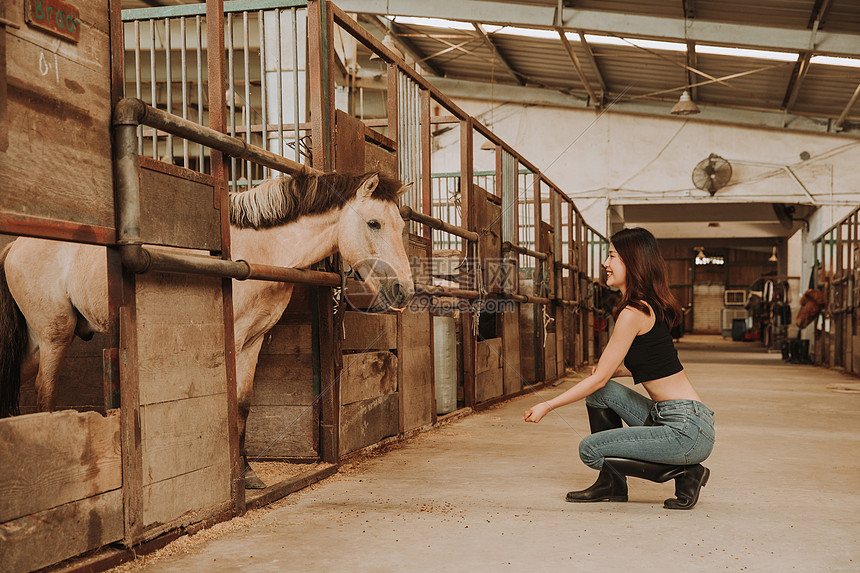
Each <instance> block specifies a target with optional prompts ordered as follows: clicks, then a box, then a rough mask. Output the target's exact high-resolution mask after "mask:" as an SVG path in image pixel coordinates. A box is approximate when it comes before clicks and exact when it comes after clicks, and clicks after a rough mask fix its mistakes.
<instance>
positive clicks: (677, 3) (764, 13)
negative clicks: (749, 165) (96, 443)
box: [123, 0, 860, 129]
mask: <svg viewBox="0 0 860 573" xmlns="http://www.w3.org/2000/svg"><path fill="white" fill-rule="evenodd" d="M166 1H167V2H170V3H187V2H185V0H166ZM159 2H161V3H164V2H165V0H159ZM342 2H343V3H344V4H343V6H346V7H347V8H348V9H350V10H359V11H360V10H361V8H362V7H363V6H371V5H373V6H377V8H374V9H376V10H379V9H380V8H378V6H387V4H383V3H379V2H376V3H362V2H350V1H348V0H342ZM151 3H152V2H151V1H147V0H124V1H123V6H124V7H134V6H137V7H139V6H143V5H147V4H151ZM335 3H336V4H341V3H340V2H338V1H337V0H335ZM461 4H462V5H463V7H462V8H459V4H458V3H454V4H449V3H443V4H438V5H437V4H435V3H433V2H432V1H428V2H426V3H422V2H418V1H417V0H416V1H415V2H413V3H409V2H397V3H392V6H395V5H396V9H397V10H399V12H398V14H399V15H405V14H407V13H409V14H408V15H412V16H425V17H427V16H433V17H436V18H446V17H447V18H451V19H454V20H459V21H464V20H466V21H469V18H470V16H471V15H472V14H473V13H474V12H475V11H476V10H475V9H480V10H478V11H481V13H483V14H484V15H485V16H486V17H493V18H497V17H501V16H502V15H508V14H516V15H517V17H520V18H521V21H519V22H510V21H507V20H505V21H503V22H504V23H507V24H508V25H509V26H513V27H520V28H523V27H529V26H531V27H533V28H535V27H537V28H540V29H542V30H543V33H544V34H547V33H550V34H552V33H553V32H552V30H551V28H550V27H551V25H552V24H553V20H552V15H553V14H555V13H556V12H555V10H556V9H557V7H558V2H557V0H484V1H476V0H463V2H462V3H461ZM564 4H565V9H564V10H565V12H564V14H565V15H566V17H567V18H568V19H567V20H565V22H566V25H567V26H568V27H567V30H568V36H569V38H570V47H571V49H572V50H573V52H574V54H575V55H576V57H577V59H578V60H579V62H580V64H581V68H582V73H583V74H584V76H585V80H586V82H587V83H588V86H586V82H584V81H583V80H582V78H581V77H580V74H579V73H578V72H577V70H576V68H575V67H574V65H573V62H572V61H571V58H570V56H569V55H568V52H567V50H566V49H565V46H564V44H563V43H562V41H561V40H560V39H558V38H556V37H554V36H552V35H550V37H541V38H534V37H526V36H522V35H519V36H517V35H511V34H510V33H508V32H509V31H510V30H507V29H504V28H503V29H502V30H501V31H498V32H494V31H495V30H496V28H495V27H490V26H485V27H486V29H487V31H488V32H489V36H488V37H489V40H488V39H487V38H484V37H482V35H481V34H480V33H479V32H478V31H476V30H472V29H467V30H455V29H448V28H442V27H438V26H428V25H423V24H420V23H414V22H412V23H402V22H401V21H400V19H398V20H395V24H394V25H393V29H394V32H395V35H396V36H400V37H401V39H402V40H403V41H404V42H407V43H408V44H409V48H410V49H409V51H410V52H411V53H410V57H414V59H415V60H417V61H419V62H423V63H424V64H426V65H425V68H426V67H428V66H429V67H431V68H432V71H434V72H436V73H438V74H439V75H440V76H444V77H446V78H453V79H458V80H470V81H472V82H477V83H488V84H499V85H518V84H525V85H526V86H532V87H539V88H546V89H550V90H557V91H562V92H565V93H568V94H572V95H575V96H577V97H578V98H579V99H581V100H583V101H585V100H586V99H587V97H588V91H589V89H588V88H589V87H590V88H591V90H592V92H597V95H598V97H597V101H595V100H588V101H590V102H591V104H597V105H603V104H605V103H606V102H610V101H616V100H618V101H620V102H625V101H636V100H638V101H642V100H643V99H644V100H653V101H658V102H671V101H677V98H678V97H679V96H680V93H681V91H682V90H683V89H684V87H685V86H687V85H688V82H689V83H691V84H696V83H699V82H709V83H707V84H705V85H701V86H698V87H696V88H695V89H694V91H693V94H694V97H695V99H696V101H697V103H699V104H701V105H702V106H712V107H711V109H713V108H722V107H725V108H737V109H746V110H750V109H752V110H761V111H769V112H780V113H784V112H787V113H791V114H797V115H806V116H810V117H812V118H814V119H817V120H822V121H824V120H828V119H830V120H832V119H835V118H838V117H839V116H840V115H841V114H842V113H843V112H844V110H845V109H846V106H847V105H848V103H849V101H850V100H851V96H852V94H853V93H854V91H855V89H856V88H857V86H858V84H860V68H856V67H843V66H830V65H822V64H818V63H812V64H810V65H809V66H808V71H807V70H805V69H804V67H803V66H802V65H799V64H796V63H795V62H779V61H775V60H770V59H763V58H750V57H738V56H736V55H716V54H709V53H702V52H701V51H699V50H696V53H695V60H691V62H692V63H691V64H690V67H692V68H695V70H696V71H695V72H693V71H688V69H686V68H685V66H687V65H688V64H687V61H688V60H687V57H688V55H687V53H686V52H685V51H669V50H656V49H650V48H649V50H650V51H648V50H643V49H642V48H637V47H634V46H631V45H607V44H605V43H601V42H598V41H591V40H589V42H588V45H584V44H582V43H581V42H580V41H579V38H578V32H580V31H584V32H586V33H588V34H596V35H598V36H599V35H601V34H602V35H604V36H611V35H612V34H614V33H615V32H612V31H611V30H617V29H624V30H625V32H624V35H625V36H627V37H630V38H636V37H640V38H642V37H647V38H654V39H660V40H662V41H670V42H675V43H680V44H686V41H687V38H686V37H685V34H686V30H690V29H693V28H691V27H690V26H691V25H692V24H693V23H695V24H697V25H698V24H703V23H704V24H707V23H722V24H725V25H726V27H727V28H731V29H732V30H733V32H732V34H726V35H725V36H721V34H720V30H722V28H719V27H717V28H715V27H714V26H710V27H707V33H706V34H705V35H704V36H700V37H707V39H708V41H707V42H703V41H700V42H699V43H700V44H708V43H710V44H714V45H728V46H736V45H747V46H756V45H757V46H770V45H772V46H774V47H773V48H772V49H773V50H774V51H782V52H788V53H791V54H798V53H801V52H803V51H805V50H806V49H807V46H809V47H810V48H811V53H812V54H818V53H819V52H818V51H817V50H818V49H822V50H828V51H827V52H823V53H826V54H831V55H832V54H843V53H845V52H847V53H849V54H851V53H853V54H855V55H854V56H853V57H854V58H856V59H860V0H695V2H690V3H689V8H690V11H689V12H688V13H685V12H684V10H685V7H686V4H688V3H685V2H683V1H682V0H565V2H564ZM517 5H519V6H520V7H521V9H519V10H517V9H516V8H517ZM437 6H446V7H447V8H445V10H444V11H443V10H442V8H438V7H437ZM487 8H489V9H490V10H489V11H488V10H487ZM822 8H823V9H822ZM368 9H370V8H368ZM386 9H387V8H386ZM411 11H414V13H412V12H411ZM447 11H451V12H452V13H447ZM536 11H540V13H541V14H542V16H541V19H539V21H538V20H534V21H532V20H529V14H531V13H534V12H536ZM602 14H606V21H607V22H611V25H610V24H607V26H605V27H604V28H603V30H602V31H601V30H600V29H599V28H600V25H601V22H602V21H603V20H602ZM378 16H380V14H379V12H374V13H373V16H369V17H373V18H376V17H378ZM626 16H629V17H630V19H626V18H625V17H626ZM644 17H648V18H644ZM637 18H638V20H636V19H637ZM631 19H632V20H631ZM628 20H629V21H633V22H637V23H641V24H643V27H642V29H641V30H640V29H639V28H635V27H632V26H629V25H628V26H627V27H626V28H625V27H624V26H625V22H626V21H628ZM495 21H498V20H495ZM523 22H530V23H528V24H524V23H523ZM581 22H587V24H581V25H583V26H585V25H587V26H588V28H585V29H584V30H580V29H579V28H576V27H574V26H576V24H577V23H581ZM480 23H483V22H480ZM685 23H686V24H687V25H686V26H685ZM816 25H817V29H818V30H819V32H818V34H819V35H818V36H816V37H815V39H814V41H813V43H812V44H809V42H808V39H809V38H812V30H813V29H814V28H815V27H816ZM613 26H614V27H613ZM646 28H647V29H646ZM382 29H384V28H382ZM371 32H372V33H374V34H376V35H377V36H381V34H382V32H381V28H380V27H379V26H377V27H375V28H374V29H372V30H371ZM833 34H839V38H838V42H837V43H836V44H835V48H834V43H833V41H832V36H833ZM822 37H824V39H823V40H822V39H821V38H822ZM852 37H855V38H856V39H857V41H856V45H855V44H854V42H852ZM723 38H725V39H723ZM786 38H788V39H787V40H786ZM691 45H693V46H695V44H693V43H691ZM786 46H788V47H786ZM588 48H590V49H591V51H592V52H593V54H594V57H593V60H592V58H590V57H589V53H588ZM700 49H702V48H701V47H700ZM760 49H771V48H760ZM691 55H692V54H691ZM802 61H804V60H802V59H801V62H802ZM758 68H767V69H758ZM726 76H733V77H730V78H729V79H725V80H721V81H720V82H713V81H711V80H709V78H720V79H722V78H725V77H726ZM601 80H602V81H603V82H604V83H605V85H606V92H604V93H602V94H601V93H600V92H602V90H601ZM476 85H477V84H476ZM795 89H796V91H797V93H796V97H794V98H793V97H792V94H793V93H794V90H795ZM601 95H602V98H601V97H600V96H601ZM788 102H791V103H792V106H791V107H790V108H789V109H786V108H785V105H786V103H788ZM847 120H848V122H847V123H846V124H845V125H844V126H843V127H844V128H846V129H860V102H858V103H857V104H856V105H854V106H853V108H852V109H851V110H850V111H849V113H848V115H847Z"/></svg>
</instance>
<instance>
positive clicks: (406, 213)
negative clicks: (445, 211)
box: [400, 205, 478, 242]
mask: <svg viewBox="0 0 860 573" xmlns="http://www.w3.org/2000/svg"><path fill="white" fill-rule="evenodd" d="M400 216H401V217H403V219H404V220H411V221H416V222H418V223H423V224H424V225H428V226H430V227H431V228H433V229H436V230H437V231H442V232H445V233H451V234H452V235H456V236H458V237H462V238H464V239H466V240H467V241H471V242H476V241H477V240H478V233H475V232H474V231H469V230H467V229H464V228H463V227H457V226H456V225H452V224H450V223H446V222H445V221H442V220H441V219H437V218H436V217H431V216H429V215H425V214H423V213H419V212H417V211H415V210H413V209H412V207H410V206H408V205H403V206H402V207H400Z"/></svg>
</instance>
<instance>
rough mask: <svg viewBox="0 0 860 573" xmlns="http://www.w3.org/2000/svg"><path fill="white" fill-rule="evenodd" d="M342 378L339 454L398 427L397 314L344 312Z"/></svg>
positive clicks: (395, 430) (394, 432)
mask: <svg viewBox="0 0 860 573" xmlns="http://www.w3.org/2000/svg"><path fill="white" fill-rule="evenodd" d="M343 329H344V340H343V353H344V354H343V370H342V371H341V377H340V454H341V455H345V454H348V453H350V452H354V451H355V450H358V449H361V448H363V447H365V446H369V445H371V444H375V443H376V442H378V441H380V440H382V439H383V438H386V437H388V436H393V435H396V434H397V433H398V432H399V430H400V427H399V426H400V394H399V392H398V380H397V375H398V356H397V354H395V352H396V351H397V338H398V328H397V316H395V315H394V314H377V313H369V312H359V311H346V314H345V315H344V320H343Z"/></svg>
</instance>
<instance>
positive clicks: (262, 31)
mask: <svg viewBox="0 0 860 573" xmlns="http://www.w3.org/2000/svg"><path fill="white" fill-rule="evenodd" d="M264 21H265V14H264V13H263V12H259V13H258V14H257V25H258V28H259V31H260V32H259V33H260V102H261V107H262V108H263V109H262V110H260V111H261V113H262V120H263V126H262V134H263V143H262V145H260V147H262V148H263V149H269V123H268V110H267V109H266V106H267V104H268V102H267V94H266V89H267V88H266V28H265V26H264ZM271 176H272V173H271V171H270V170H268V169H267V168H263V179H268V178H269V177H271Z"/></svg>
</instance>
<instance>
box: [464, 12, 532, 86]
mask: <svg viewBox="0 0 860 573" xmlns="http://www.w3.org/2000/svg"><path fill="white" fill-rule="evenodd" d="M472 26H474V27H475V31H476V32H478V34H480V35H481V38H483V39H484V43H485V44H486V45H487V47H488V48H490V51H492V52H493V56H494V57H495V59H497V60H499V62H501V64H502V67H503V68H505V70H506V71H507V72H508V73H509V74H511V75H512V76H513V77H514V79H515V80H516V82H517V83H518V84H520V85H521V86H524V85H526V77H525V76H524V75H523V74H521V73H520V72H518V71H517V70H515V69H514V67H513V66H512V65H511V63H510V62H509V61H508V58H506V57H505V54H503V53H502V51H501V50H499V47H498V46H496V43H495V42H493V39H492V38H491V37H490V36H489V34H487V32H486V30H484V27H483V26H482V25H481V24H479V23H477V22H472Z"/></svg>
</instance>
